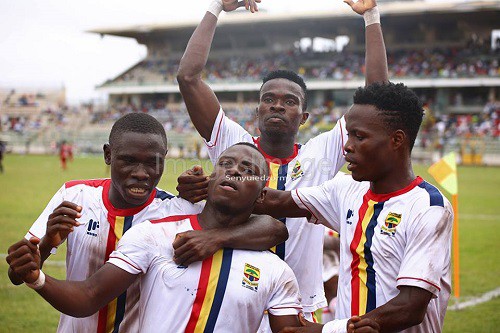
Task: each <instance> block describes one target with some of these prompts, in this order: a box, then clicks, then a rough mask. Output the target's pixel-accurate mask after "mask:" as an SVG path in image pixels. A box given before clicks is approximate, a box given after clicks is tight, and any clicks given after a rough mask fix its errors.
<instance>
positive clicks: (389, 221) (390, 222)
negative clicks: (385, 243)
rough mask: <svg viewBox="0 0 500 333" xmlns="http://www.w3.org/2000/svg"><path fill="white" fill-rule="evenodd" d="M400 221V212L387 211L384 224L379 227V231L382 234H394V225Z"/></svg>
mask: <svg viewBox="0 0 500 333" xmlns="http://www.w3.org/2000/svg"><path fill="white" fill-rule="evenodd" d="M399 222H401V214H397V213H389V214H387V217H386V218H385V223H384V225H383V226H382V227H381V228H380V229H381V230H380V233H381V234H384V235H390V236H394V235H395V234H396V227H397V226H398V224H399Z"/></svg>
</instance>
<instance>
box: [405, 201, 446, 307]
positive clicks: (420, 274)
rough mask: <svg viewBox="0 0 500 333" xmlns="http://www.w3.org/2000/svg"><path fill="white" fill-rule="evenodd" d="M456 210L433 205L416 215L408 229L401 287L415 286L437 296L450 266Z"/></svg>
mask: <svg viewBox="0 0 500 333" xmlns="http://www.w3.org/2000/svg"><path fill="white" fill-rule="evenodd" d="M452 225H453V213H452V211H451V209H450V208H449V207H446V206H445V207H440V206H431V207H429V208H427V209H426V210H424V211H423V212H422V213H421V214H419V215H418V216H416V217H415V220H414V221H412V224H411V225H410V226H409V228H408V230H407V236H406V237H407V244H406V249H405V252H404V257H403V260H402V263H401V268H400V271H399V274H398V278H397V286H398V287H399V286H414V287H419V288H422V289H425V290H428V291H430V292H431V293H432V294H433V295H434V297H437V295H438V294H439V291H440V290H441V288H442V287H443V286H442V285H441V281H442V278H443V276H444V274H446V272H447V270H448V269H449V266H450V258H451V254H450V252H451V232H452Z"/></svg>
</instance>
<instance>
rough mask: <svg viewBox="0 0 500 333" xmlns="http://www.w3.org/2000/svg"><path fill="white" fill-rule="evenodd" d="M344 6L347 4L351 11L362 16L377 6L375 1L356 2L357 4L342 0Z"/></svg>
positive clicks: (362, 0) (361, 0)
mask: <svg viewBox="0 0 500 333" xmlns="http://www.w3.org/2000/svg"><path fill="white" fill-rule="evenodd" d="M344 2H345V3H346V4H348V5H349V6H350V7H351V8H352V10H354V11H355V12H356V13H358V14H359V15H363V14H364V13H365V12H366V11H367V10H370V9H372V8H373V7H375V6H376V5H377V2H376V1H375V0H358V2H354V1H352V0H344Z"/></svg>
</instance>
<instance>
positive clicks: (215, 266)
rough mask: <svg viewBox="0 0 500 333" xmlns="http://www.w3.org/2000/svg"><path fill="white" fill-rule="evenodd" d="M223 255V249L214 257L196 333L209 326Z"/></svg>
mask: <svg viewBox="0 0 500 333" xmlns="http://www.w3.org/2000/svg"><path fill="white" fill-rule="evenodd" d="M223 253H224V250H223V249H221V250H219V251H217V252H216V253H215V254H214V256H213V259H212V266H211V268H210V277H209V280H208V285H207V292H206V294H205V299H204V300H203V305H202V307H201V311H200V316H199V317H198V322H197V323H196V327H195V329H194V332H195V333H201V332H203V331H204V330H205V326H206V325H207V320H208V317H209V315H210V310H211V309H212V303H213V302H214V297H215V291H216V289H217V282H219V275H220V271H221V266H222V255H223Z"/></svg>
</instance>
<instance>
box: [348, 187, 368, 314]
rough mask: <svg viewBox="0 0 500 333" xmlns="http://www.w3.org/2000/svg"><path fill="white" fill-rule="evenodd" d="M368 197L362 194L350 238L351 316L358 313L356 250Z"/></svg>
mask: <svg viewBox="0 0 500 333" xmlns="http://www.w3.org/2000/svg"><path fill="white" fill-rule="evenodd" d="M369 201H370V199H369V198H368V196H367V195H366V194H365V195H364V196H363V204H362V205H361V207H359V212H358V216H359V220H358V223H357V224H356V230H355V231H354V237H353V238H352V241H351V245H350V247H349V248H350V250H351V254H352V262H351V316H356V315H358V314H359V283H360V281H359V263H360V257H359V254H358V253H357V252H356V249H357V248H358V245H359V242H360V241H361V236H362V235H363V219H364V218H365V214H366V210H367V209H368V202H369Z"/></svg>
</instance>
